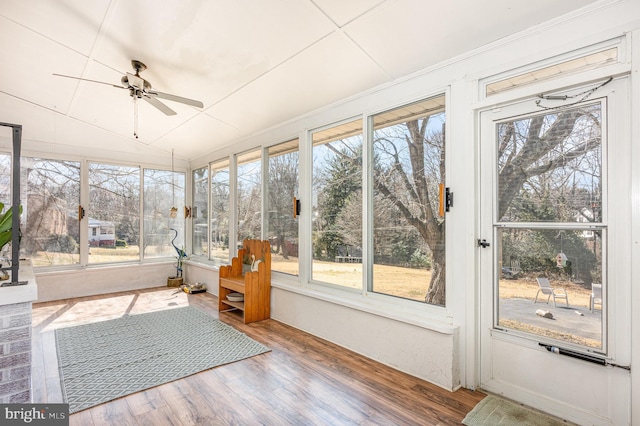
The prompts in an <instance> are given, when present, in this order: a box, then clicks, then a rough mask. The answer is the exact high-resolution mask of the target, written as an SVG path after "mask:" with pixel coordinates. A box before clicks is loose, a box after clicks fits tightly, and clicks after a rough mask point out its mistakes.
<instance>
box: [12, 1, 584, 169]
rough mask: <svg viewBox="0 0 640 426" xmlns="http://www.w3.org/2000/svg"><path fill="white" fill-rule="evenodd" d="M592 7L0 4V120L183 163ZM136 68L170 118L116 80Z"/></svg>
mask: <svg viewBox="0 0 640 426" xmlns="http://www.w3.org/2000/svg"><path fill="white" fill-rule="evenodd" d="M595 1H596V0H563V1H557V0H536V1H513V0H485V1H478V0H451V1H443V0H269V1H266V0H233V1H230V0H226V1H223V0H90V1H87V0H56V1H51V0H28V1H25V0H1V1H0V4H1V7H0V50H1V52H2V65H1V67H0V122H9V123H17V124H22V125H23V140H25V143H27V144H29V146H30V147H31V149H37V148H38V146H39V143H41V145H42V146H43V147H44V146H47V147H50V146H51V145H52V144H53V145H54V146H56V145H59V146H65V147H66V149H67V150H69V149H71V150H73V149H77V150H78V151H85V150H87V149H89V150H102V151H116V152H118V153H120V154H121V155H125V156H126V154H127V153H131V154H136V155H140V154H141V153H142V154H144V153H148V154H149V155H164V154H166V153H169V152H171V150H172V149H175V155H176V156H177V157H179V158H182V159H185V160H189V159H193V158H196V157H198V156H201V155H203V154H206V153H209V152H212V151H214V150H216V149H218V148H220V147H223V146H226V145H229V144H231V143H233V142H234V141H237V140H239V139H241V138H243V137H246V136H248V135H250V134H253V133H256V132H259V131H261V130H264V129H266V128H269V127H271V126H274V125H277V124H278V123H281V122H283V121H286V120H289V119H291V118H293V117H296V116H299V115H302V114H305V113H308V112H310V111H313V110H315V109H317V108H320V107H322V106H325V105H328V104H331V103H333V102H336V101H338V100H340V99H344V98H346V97H349V96H352V95H355V94H357V93H359V92H362V91H365V90H367V89H369V88H372V87H375V86H378V85H381V84H384V83H388V82H390V81H393V80H396V79H398V78H400V77H402V76H405V75H407V74H411V73H413V72H416V71H419V70H421V69H423V68H426V67H429V66H432V65H434V64H437V63H439V62H442V61H444V60H447V59H449V58H452V57H455V56H458V55H461V54H463V53H465V52H467V51H470V50H473V49H475V48H478V47H481V46H483V45H485V44H487V43H490V42H493V41H495V40H498V39H500V38H503V37H506V36H508V35H510V34H513V33H515V32H518V31H522V30H524V29H527V28H530V27H532V26H535V25H537V24H540V23H543V22H545V21H548V20H550V19H553V18H555V17H558V16H560V15H563V14H566V13H569V12H572V11H573V10H575V9H578V8H581V7H584V6H586V5H588V4H590V3H594V2H595ZM132 59H137V60H140V61H142V62H144V63H145V64H146V65H147V67H148V69H147V70H146V71H144V72H142V74H141V76H142V77H143V78H145V79H146V80H148V81H149V82H151V83H152V85H153V87H154V89H157V90H159V91H161V92H165V93H171V94H174V95H179V96H183V97H187V98H192V99H197V100H200V101H202V102H203V103H204V108H203V109H199V108H195V107H191V106H186V105H183V104H180V103H176V102H171V101H163V102H164V103H165V104H166V105H167V106H169V107H171V108H172V109H174V110H175V111H176V112H177V115H175V116H166V115H164V114H163V113H161V112H160V111H158V110H156V109H155V108H153V107H152V106H150V105H149V104H147V103H145V102H139V107H138V108H139V119H138V133H139V135H140V136H139V139H137V140H136V139H135V138H134V137H133V128H134V119H133V116H134V114H133V110H134V108H133V103H132V100H131V98H129V96H128V92H127V91H126V90H119V89H117V88H113V87H110V86H108V85H102V84H96V83H90V82H83V81H78V80H72V79H66V78H62V77H56V76H53V73H59V74H67V75H72V76H78V77H82V78H85V79H91V80H98V81H103V82H108V83H112V84H119V83H120V78H121V77H122V75H123V74H124V73H125V72H131V73H133V69H132V68H131V60H132Z"/></svg>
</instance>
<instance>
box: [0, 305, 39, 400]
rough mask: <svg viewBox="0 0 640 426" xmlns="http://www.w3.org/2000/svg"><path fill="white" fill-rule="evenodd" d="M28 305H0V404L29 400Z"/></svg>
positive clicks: (29, 317)
mask: <svg viewBox="0 0 640 426" xmlns="http://www.w3.org/2000/svg"><path fill="white" fill-rule="evenodd" d="M31 307H32V304H31V302H23V303H15V304H12V305H2V306H0V404H9V403H28V402H31Z"/></svg>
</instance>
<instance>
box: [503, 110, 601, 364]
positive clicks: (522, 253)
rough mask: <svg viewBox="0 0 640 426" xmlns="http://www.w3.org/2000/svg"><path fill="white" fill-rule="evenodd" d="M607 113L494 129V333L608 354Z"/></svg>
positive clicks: (546, 117) (550, 117)
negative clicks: (504, 331) (604, 200)
mask: <svg viewBox="0 0 640 426" xmlns="http://www.w3.org/2000/svg"><path fill="white" fill-rule="evenodd" d="M601 110H602V104H601V103H600V102H597V103H591V104H587V105H581V106H574V107H570V108H563V109H560V110H548V111H546V112H545V113H543V114H532V115H530V116H527V117H519V118H517V119H514V120H509V121H506V122H502V123H498V124H497V126H496V136H497V141H496V146H497V148H498V154H497V155H498V171H497V173H498V203H497V204H498V212H497V218H498V222H497V223H496V225H495V226H496V236H497V241H498V244H497V262H496V271H497V273H496V276H497V282H498V285H497V291H498V302H499V306H498V315H497V326H499V327H504V328H510V329H514V330H518V331H519V332H524V333H532V334H535V335H538V336H541V338H543V339H544V340H545V341H548V340H557V341H560V342H564V343H567V344H573V345H578V346H582V347H586V348H589V349H594V350H598V351H606V336H604V335H603V330H606V315H603V313H604V314H606V312H607V311H606V304H605V302H606V288H607V283H606V274H605V273H604V271H605V270H606V267H605V264H604V263H603V247H604V246H603V244H604V243H605V242H606V241H605V240H604V237H605V232H606V226H605V224H604V223H603V211H602V208H603V206H602V198H603V194H602V188H603V185H602V171H603V169H602V151H603V149H602V143H603V142H602V135H603V132H602V130H601V124H602V122H601V117H602V111H601ZM514 223H521V224H522V225H520V226H513V224H514ZM527 223H533V224H532V225H529V226H528V225H527ZM536 223H544V225H539V224H538V225H536ZM581 224H585V227H581ZM587 224H588V225H589V226H586V225H587ZM592 293H593V297H592ZM593 302H597V303H593Z"/></svg>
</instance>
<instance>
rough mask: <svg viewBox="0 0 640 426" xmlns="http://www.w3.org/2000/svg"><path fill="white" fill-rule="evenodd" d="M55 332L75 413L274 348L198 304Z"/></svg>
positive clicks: (62, 375)
mask: <svg viewBox="0 0 640 426" xmlns="http://www.w3.org/2000/svg"><path fill="white" fill-rule="evenodd" d="M55 334H56V345H57V349H58V365H59V367H60V381H61V383H62V393H63V396H64V398H65V401H66V402H68V403H69V412H70V413H75V412H78V411H80V410H84V409H86V408H89V407H92V406H94V405H98V404H101V403H103V402H107V401H111V400H113V399H116V398H119V397H121V396H125V395H129V394H132V393H134V392H138V391H141V390H144V389H148V388H150V387H153V386H157V385H160V384H163V383H167V382H171V381H173V380H177V379H180V378H182V377H186V376H189V375H191V374H195V373H197V372H199V371H202V370H206V369H209V368H212V367H216V366H218V365H222V364H227V363H230V362H234V361H238V360H241V359H245V358H249V357H252V356H255V355H258V354H261V353H264V352H268V351H269V350H270V349H268V348H267V347H266V346H264V345H262V344H260V343H258V342H256V341H255V340H253V339H251V338H249V337H248V336H246V335H245V334H243V333H241V332H239V331H237V330H236V329H234V328H233V327H230V326H228V325H226V324H224V323H222V322H220V321H218V320H217V319H215V318H213V317H211V316H209V315H207V314H206V313H204V312H202V311H200V310H198V309H196V308H193V307H184V308H176V309H169V310H164V311H158V312H151V313H146V314H140V315H130V316H124V317H121V318H117V319H114V320H109V321H102V322H97V323H92V324H85V325H80V326H76V327H69V328H61V329H57V330H56V331H55Z"/></svg>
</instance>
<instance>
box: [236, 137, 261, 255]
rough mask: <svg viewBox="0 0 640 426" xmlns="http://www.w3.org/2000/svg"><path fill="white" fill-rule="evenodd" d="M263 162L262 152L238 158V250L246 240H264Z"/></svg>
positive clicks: (242, 155) (258, 151) (253, 152)
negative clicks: (262, 213) (262, 229)
mask: <svg viewBox="0 0 640 426" xmlns="http://www.w3.org/2000/svg"><path fill="white" fill-rule="evenodd" d="M261 161H262V156H261V150H255V151H252V152H249V153H246V154H241V155H239V156H238V187H237V205H238V236H237V238H236V241H237V244H238V248H240V247H241V246H242V242H243V241H244V240H246V239H260V238H262V234H261V232H262V231H261V228H262V215H261V212H262V175H261V173H262V166H261Z"/></svg>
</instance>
